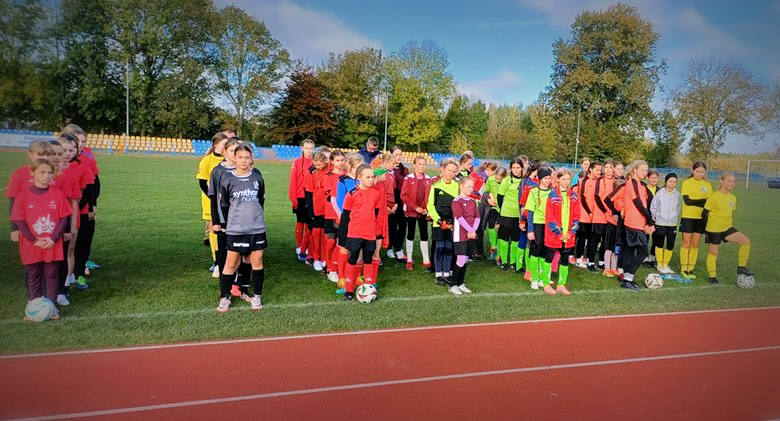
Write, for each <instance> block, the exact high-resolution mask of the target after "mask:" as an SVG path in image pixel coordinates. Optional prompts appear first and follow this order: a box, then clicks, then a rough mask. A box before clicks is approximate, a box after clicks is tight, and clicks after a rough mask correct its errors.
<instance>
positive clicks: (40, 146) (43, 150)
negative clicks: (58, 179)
mask: <svg viewBox="0 0 780 421" xmlns="http://www.w3.org/2000/svg"><path fill="white" fill-rule="evenodd" d="M27 152H29V153H31V154H35V155H51V154H53V153H54V152H52V150H51V144H50V143H49V141H48V140H34V141H33V142H31V143H30V146H29V147H27Z"/></svg>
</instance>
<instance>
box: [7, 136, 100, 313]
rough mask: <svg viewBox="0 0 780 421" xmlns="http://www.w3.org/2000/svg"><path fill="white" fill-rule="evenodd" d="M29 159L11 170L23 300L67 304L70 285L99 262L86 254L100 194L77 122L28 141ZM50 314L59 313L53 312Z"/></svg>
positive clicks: (82, 285) (82, 281)
mask: <svg viewBox="0 0 780 421" xmlns="http://www.w3.org/2000/svg"><path fill="white" fill-rule="evenodd" d="M27 156H28V158H29V159H30V164H26V165H23V166H21V167H20V168H18V169H17V170H16V171H14V172H13V173H12V174H11V177H10V178H9V180H8V186H7V187H6V190H5V196H6V197H7V198H8V201H9V210H10V218H9V219H10V221H11V241H12V242H17V243H19V255H20V257H21V261H22V265H23V266H24V269H25V276H26V287H27V298H28V300H29V301H32V300H34V299H37V298H39V297H46V298H48V299H49V300H51V301H52V302H53V303H56V304H57V305H58V306H67V305H70V287H71V286H72V285H76V287H77V288H78V289H80V290H83V289H86V288H87V287H88V285H87V280H86V276H89V271H90V270H94V269H99V268H100V266H99V265H97V264H96V263H94V262H92V261H91V260H89V256H90V252H91V249H92V239H93V237H94V235H95V212H96V210H97V198H98V196H99V195H100V177H99V176H98V174H99V172H100V170H99V168H98V165H97V161H96V160H95V155H94V154H93V153H92V151H91V150H90V149H89V147H88V145H87V134H86V132H85V131H84V130H83V129H81V128H80V127H79V126H77V125H75V124H70V125H68V126H66V127H65V128H64V129H63V131H62V133H61V134H60V136H59V137H58V138H57V139H56V140H36V141H33V142H32V143H31V144H30V146H29V148H28V150H27ZM52 318H54V319H57V318H59V315H58V314H55V315H54V316H53V317H52Z"/></svg>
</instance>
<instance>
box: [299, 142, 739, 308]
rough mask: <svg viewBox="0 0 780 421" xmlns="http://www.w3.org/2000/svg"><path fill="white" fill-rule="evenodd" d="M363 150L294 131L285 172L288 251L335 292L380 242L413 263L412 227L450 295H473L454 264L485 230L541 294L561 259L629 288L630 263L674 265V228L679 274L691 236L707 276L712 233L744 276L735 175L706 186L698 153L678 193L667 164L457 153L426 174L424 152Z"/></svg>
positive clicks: (685, 271)
mask: <svg viewBox="0 0 780 421" xmlns="http://www.w3.org/2000/svg"><path fill="white" fill-rule="evenodd" d="M372 146H373V148H372ZM372 149H373V151H376V139H374V138H370V139H369V140H368V142H367V143H366V148H364V149H362V150H361V151H360V153H355V154H348V155H346V156H345V155H344V154H343V153H342V152H340V151H337V150H336V151H330V149H329V148H327V147H320V148H319V151H317V152H315V145H314V142H313V141H311V140H306V141H304V143H303V145H302V156H301V157H299V158H297V159H296V160H295V161H294V162H293V165H292V171H291V175H290V185H289V199H290V202H291V204H292V206H293V212H294V213H295V214H296V226H295V236H296V254H297V255H298V258H299V260H301V261H305V262H308V263H310V264H311V265H312V267H313V268H314V270H316V271H326V272H327V276H328V279H329V280H331V281H333V282H338V283H339V285H338V286H339V289H338V290H337V291H338V292H343V293H344V298H345V300H350V299H352V297H353V292H354V288H355V285H357V284H359V283H360V282H365V283H372V284H375V283H376V277H377V273H378V267H379V266H380V265H381V264H382V263H381V260H380V249H381V248H386V249H387V256H388V257H390V258H392V259H395V260H397V261H399V262H401V263H404V264H405V266H406V269H407V270H413V269H414V265H415V261H414V258H413V248H414V241H415V236H416V233H415V231H419V233H420V234H419V247H420V255H421V260H422V262H421V263H422V266H423V267H424V268H426V269H428V270H429V271H431V272H433V273H434V275H435V281H436V283H437V284H439V285H444V286H448V287H449V291H450V292H451V293H453V294H455V295H461V294H463V293H468V292H471V291H470V289H469V288H468V287H466V286H465V282H464V281H465V273H466V266H467V264H468V262H469V261H471V260H472V259H475V258H480V257H482V256H485V253H483V244H484V237H485V235H484V234H485V233H487V237H488V243H489V246H490V250H489V253H488V254H487V258H488V259H489V260H495V262H496V264H497V265H498V266H500V267H501V268H503V269H507V270H508V269H512V270H515V271H517V272H520V273H522V274H523V277H524V279H525V280H526V281H528V282H530V287H531V288H532V289H543V290H544V291H545V292H546V293H547V294H549V295H555V294H557V293H560V294H563V295H570V294H571V292H570V291H569V289H568V288H567V286H566V285H567V281H568V277H569V265H570V264H571V265H576V266H577V267H580V268H583V269H587V270H589V271H591V272H595V271H599V270H600V271H601V272H602V274H603V275H604V276H607V277H613V278H617V279H619V281H620V285H621V286H622V287H623V288H626V289H629V290H634V291H637V290H639V285H638V284H637V283H636V282H635V281H634V276H635V274H636V272H637V270H638V268H639V267H640V265H641V264H642V263H645V264H648V265H651V266H652V265H655V266H656V268H657V269H658V271H659V272H661V273H665V274H671V273H674V271H673V270H672V269H671V268H670V261H671V258H672V251H673V250H674V245H675V239H676V236H677V227H678V225H679V226H680V231H681V232H682V233H683V244H682V247H681V252H680V262H681V275H682V276H683V277H685V278H689V279H693V278H695V275H694V273H693V272H694V268H695V264H696V260H697V250H698V244H699V241H700V238H701V236H702V234H705V235H706V241H707V243H708V244H709V249H708V257H707V270H708V274H709V282H710V283H713V284H714V283H717V282H718V281H717V278H716V273H717V270H716V264H715V263H716V258H717V254H718V248H719V244H720V243H721V242H727V241H728V242H734V243H737V244H739V245H740V250H739V263H738V268H737V273H738V274H744V275H752V273H751V272H750V271H749V270H748V269H747V268H746V267H745V265H746V264H747V260H748V256H749V252H750V241H749V240H748V239H747V237H746V236H745V235H744V234H743V233H741V232H739V231H737V230H736V229H735V228H733V226H732V216H733V212H734V210H735V209H736V197H735V196H734V195H733V194H732V193H731V190H732V189H733V188H734V185H735V178H734V175H733V174H729V173H726V174H723V175H722V176H721V177H720V186H719V188H718V189H717V190H713V188H712V186H711V184H710V183H709V182H708V181H707V180H706V177H705V176H706V166H705V164H704V163H701V162H697V163H695V164H694V165H693V170H692V174H691V175H690V176H689V177H688V178H686V179H685V180H683V182H682V183H681V190H682V192H680V191H678V190H677V188H676V185H677V180H678V177H677V175H676V174H674V173H671V174H667V175H666V176H665V178H664V184H663V186H660V187H659V186H658V181H659V178H660V176H659V174H658V172H656V171H654V170H649V168H648V165H647V163H646V162H645V161H642V160H637V161H635V162H633V163H632V164H631V165H630V166H629V169H628V170H627V171H625V172H626V175H627V176H625V177H624V168H623V165H622V163H620V162H617V161H615V160H606V161H605V162H604V163H599V162H592V161H591V160H590V159H587V158H586V159H584V160H583V161H582V171H581V172H580V173H578V174H572V173H571V172H570V171H569V170H567V169H565V168H560V169H557V170H556V169H554V168H552V167H551V166H549V165H548V164H547V163H545V162H543V161H529V160H528V158H526V157H524V156H520V157H517V158H515V159H513V160H512V161H511V162H510V166H509V169H508V170H507V169H505V168H501V167H499V166H498V165H497V164H496V163H495V162H488V161H484V162H482V163H481V165H480V166H479V167H478V168H473V165H472V163H473V161H474V156H473V154H471V153H470V152H468V151H467V152H465V153H463V154H462V155H461V157H460V160H458V161H456V160H454V159H445V160H443V161H442V162H441V163H440V167H439V170H440V173H439V175H438V176H435V177H430V176H428V175H427V174H426V173H425V169H426V158H425V157H424V156H418V157H416V158H415V159H414V162H413V170H412V171H411V172H410V171H409V170H408V169H407V168H406V167H405V166H404V164H403V163H402V162H401V157H402V151H401V150H400V149H399V148H395V149H394V150H393V151H392V153H385V154H380V153H379V152H373V151H372ZM356 215H359V218H357V219H356ZM429 225H430V232H431V237H432V239H431V240H432V241H430V242H429V238H428V229H429ZM404 240H405V247H404ZM431 255H432V256H433V259H431V258H430V256H431ZM361 256H362V257H361ZM361 266H362V273H363V276H362V279H361V278H360V272H361ZM556 275H557V276H556ZM553 283H555V285H556V286H555V287H553V286H552V284H553Z"/></svg>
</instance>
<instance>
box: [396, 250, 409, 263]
mask: <svg viewBox="0 0 780 421" xmlns="http://www.w3.org/2000/svg"><path fill="white" fill-rule="evenodd" d="M395 260H397V261H398V263H406V254H404V251H403V250H398V251H396V252H395Z"/></svg>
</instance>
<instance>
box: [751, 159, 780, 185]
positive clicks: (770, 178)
mask: <svg viewBox="0 0 780 421" xmlns="http://www.w3.org/2000/svg"><path fill="white" fill-rule="evenodd" d="M745 175H746V180H745V188H746V189H766V188H775V189H780V160H772V159H751V160H748V163H747V171H745Z"/></svg>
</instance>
